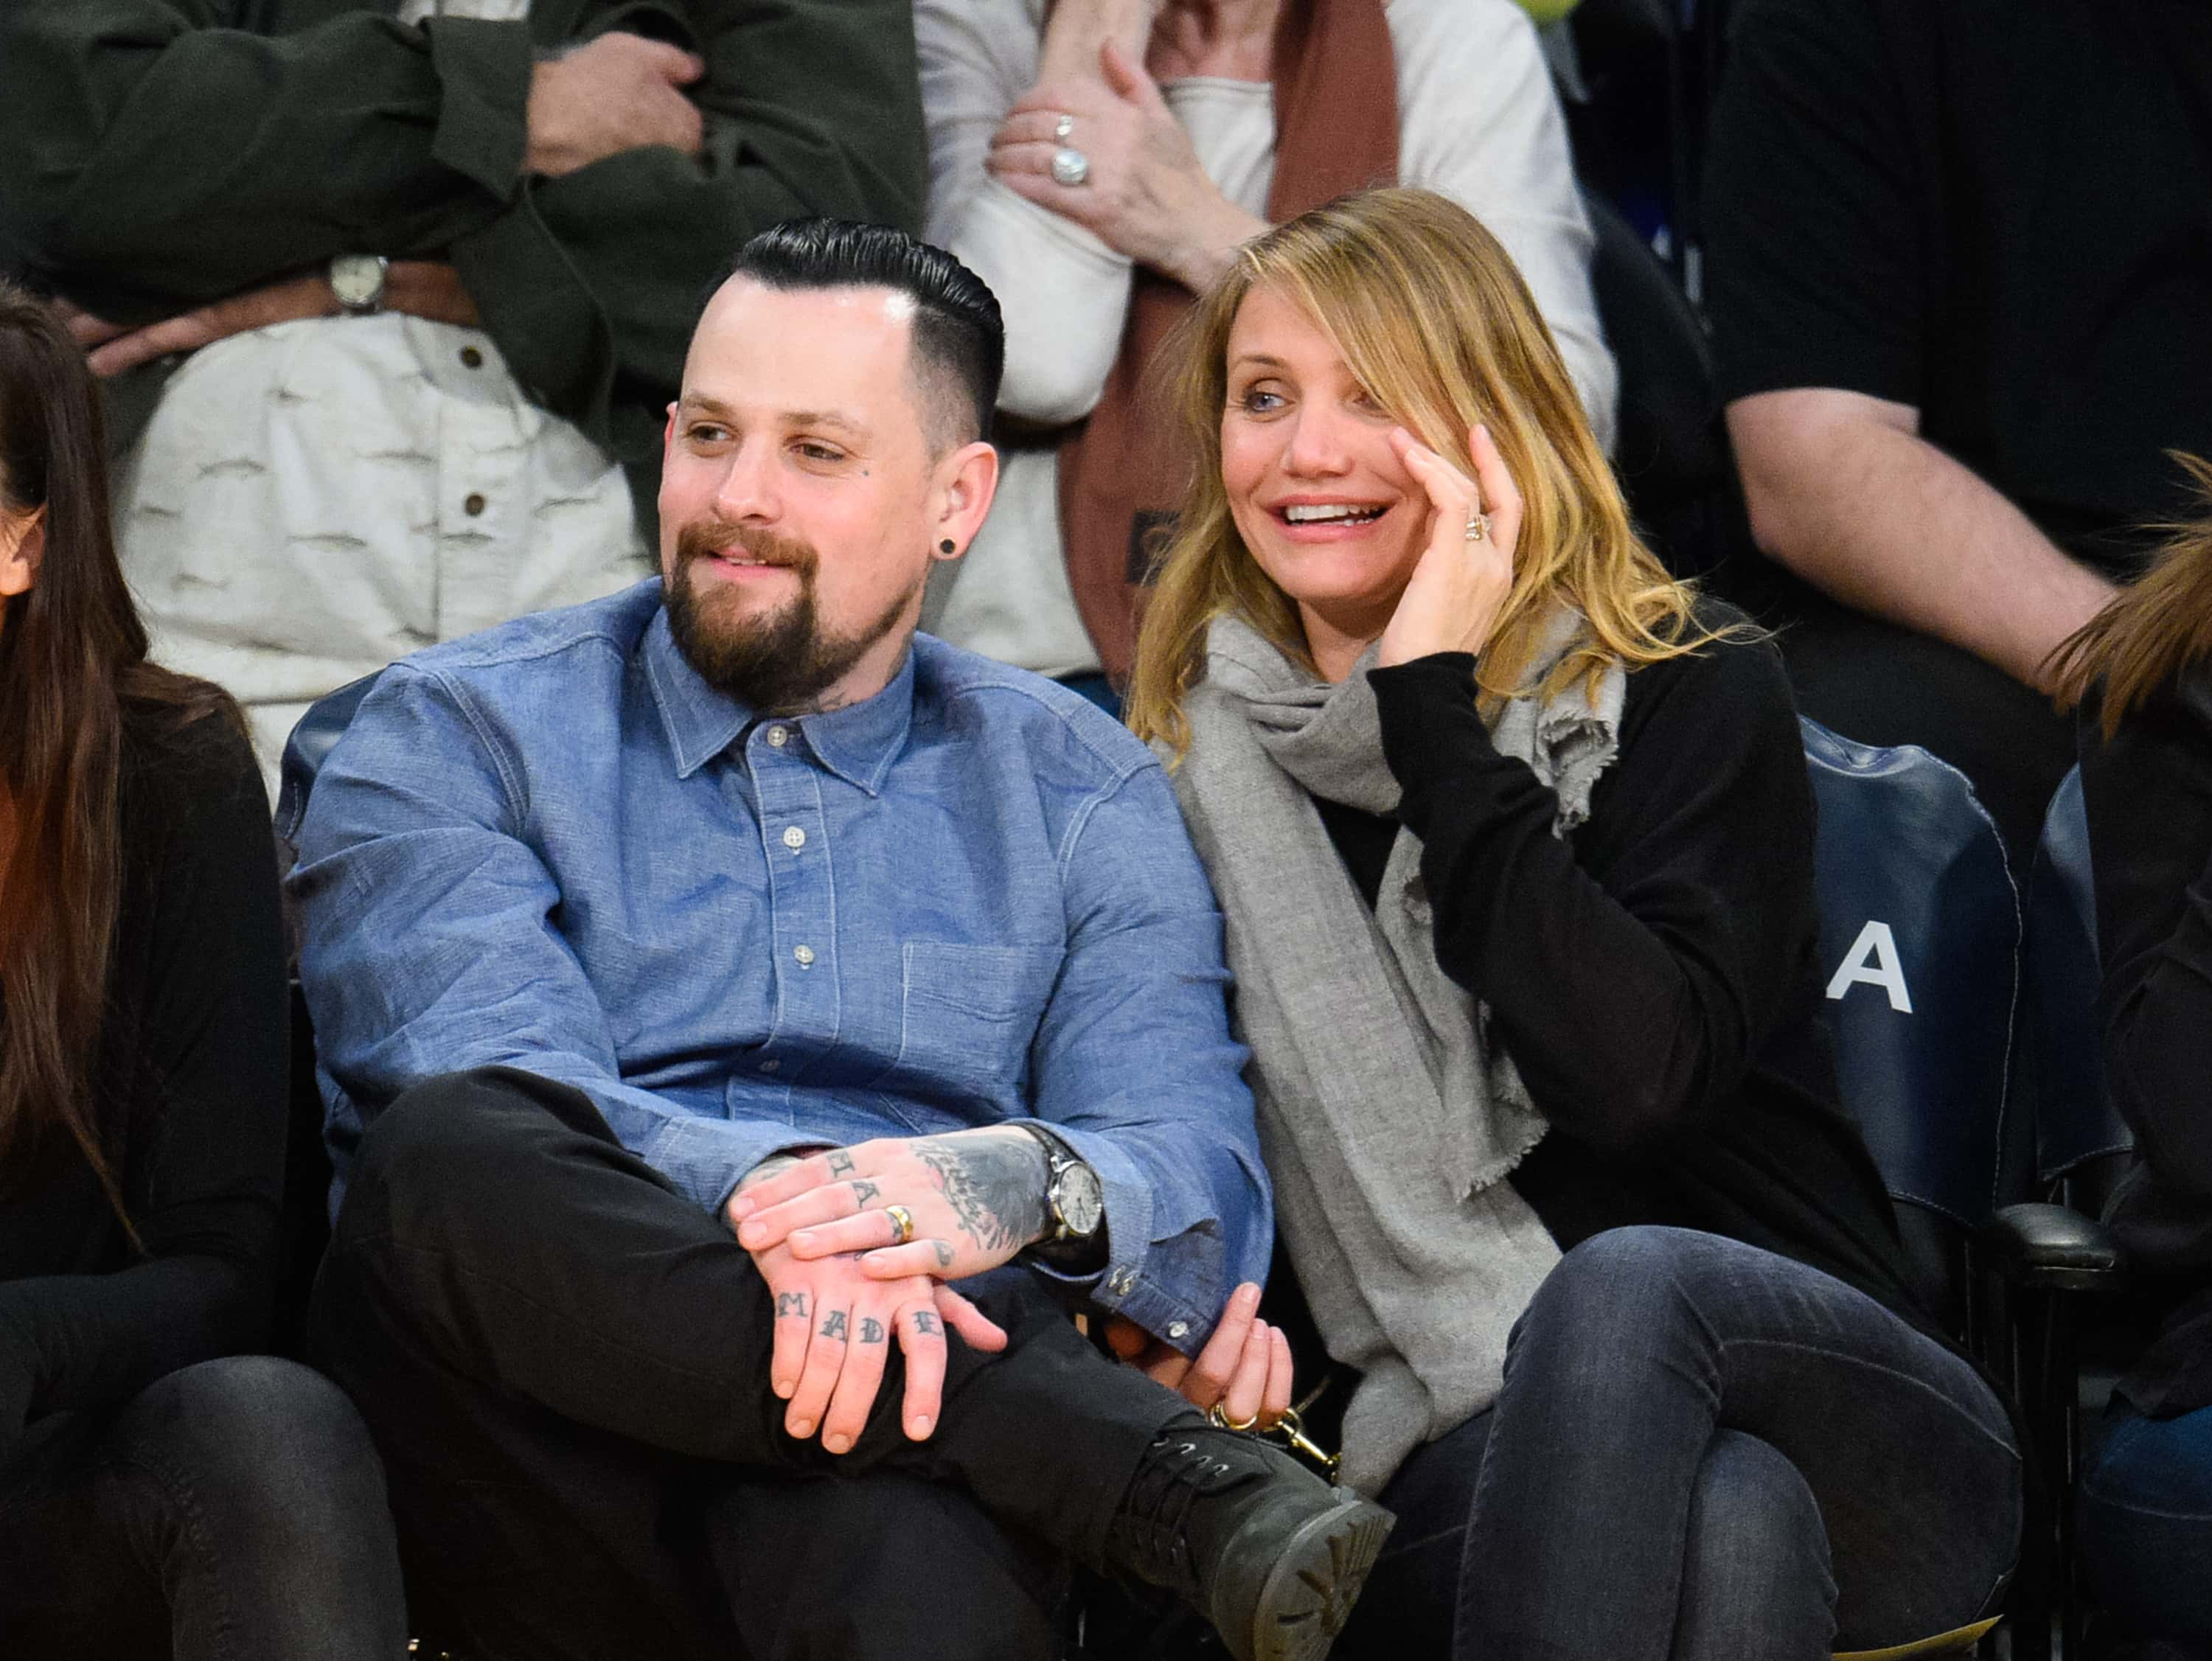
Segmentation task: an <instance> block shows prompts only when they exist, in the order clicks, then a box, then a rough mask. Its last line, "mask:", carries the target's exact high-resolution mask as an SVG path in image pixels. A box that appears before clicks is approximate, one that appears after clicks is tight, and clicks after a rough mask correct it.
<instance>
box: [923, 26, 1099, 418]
mask: <svg viewBox="0 0 2212 1661" xmlns="http://www.w3.org/2000/svg"><path fill="white" fill-rule="evenodd" d="M1042 20H1043V6H1042V0H915V8H914V30H915V45H916V47H917V48H918V50H919V52H920V54H921V101H922V112H923V115H924V117H925V118H926V119H927V123H928V127H929V212H928V215H927V235H928V238H929V240H931V241H932V242H934V243H936V244H938V245H939V246H941V247H945V248H949V249H950V250H951V252H953V253H954V254H955V255H957V257H958V258H960V260H961V262H962V263H963V264H965V265H967V266H968V267H969V270H973V271H974V272H975V275H976V276H980V277H981V278H982V279H983V281H984V282H987V283H988V284H990V285H991V292H992V293H993V294H996V295H997V296H998V297H999V306H1000V310H1001V311H1002V312H1004V313H1005V316H1006V379H1005V380H1004V382H1003V383H1002V384H1001V385H1000V391H999V408H1000V409H1003V410H1005V411H1006V413H1007V414H1009V415H1018V416H1020V417H1022V418H1023V419H1024V420H1027V421H1038V422H1042V423H1043V424H1046V425H1048V426H1054V427H1057V426H1062V425H1065V424H1066V423H1067V422H1069V421H1079V420H1080V419H1081V418H1082V417H1083V416H1085V415H1089V414H1090V413H1091V409H1092V408H1093V406H1095V405H1096V404H1097V402H1098V397H1099V394H1100V393H1101V392H1102V391H1103V390H1104V389H1105V385H1106V376H1107V373H1108V372H1109V370H1111V369H1112V367H1114V360H1115V357H1116V356H1117V355H1119V353H1120V351H1121V333H1122V323H1123V319H1124V318H1125V317H1126V315H1127V312H1128V309H1129V283H1130V276H1131V269H1132V268H1131V264H1130V261H1129V260H1128V259H1127V257H1126V256H1124V255H1121V254H1118V253H1116V252H1114V250H1113V249H1111V248H1109V247H1108V246H1106V245H1105V244H1104V243H1103V242H1101V241H1100V240H1099V239H1097V237H1095V236H1093V235H1091V233H1090V232H1088V231H1086V230H1085V229H1084V228H1083V227H1080V226H1079V225H1077V224H1075V223H1073V221H1069V220H1066V219H1062V218H1061V217H1060V215H1057V214H1054V213H1052V212H1050V211H1048V210H1047V209H1043V208H1040V207H1038V206H1036V204H1035V203H1031V202H1029V201H1026V200H1024V198H1023V197H1019V196H1017V195H1015V194H1014V192H1013V191H1010V190H1008V189H1007V188H1006V186H1005V185H1001V184H1000V183H999V182H998V181H997V180H996V179H992V178H991V177H990V176H989V175H988V174H987V173H985V172H984V171H983V157H984V155H985V153H986V152H987V150H988V149H990V143H991V135H992V134H993V133H994V131H996V130H998V126H999V124H1000V122H1001V121H1002V120H1004V119H1005V118H1006V111H1007V110H1008V109H1009V108H1010V107H1012V104H1013V102H1014V100H1016V99H1018V98H1019V97H1020V96H1021V95H1022V94H1024V93H1025V92H1027V91H1028V90H1029V89H1030V87H1031V86H1032V85H1033V84H1034V83H1035V82H1036V70H1037V49H1038V43H1039V41H1040V39H1041V38H1042V33H1043V21H1042Z"/></svg>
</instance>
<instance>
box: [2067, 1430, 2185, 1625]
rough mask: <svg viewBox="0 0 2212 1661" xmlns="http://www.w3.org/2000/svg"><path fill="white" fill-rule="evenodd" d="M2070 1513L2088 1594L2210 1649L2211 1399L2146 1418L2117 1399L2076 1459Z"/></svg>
mask: <svg viewBox="0 0 2212 1661" xmlns="http://www.w3.org/2000/svg"><path fill="white" fill-rule="evenodd" d="M2074 1515H2075V1524H2076V1527H2077V1532H2076V1534H2075V1538H2076V1539H2077V1540H2078V1541H2079V1542H2080V1549H2081V1567H2082V1569H2083V1572H2084V1573H2086V1575H2087V1578H2088V1582H2089V1585H2090V1587H2091V1589H2092V1590H2093V1591H2094V1592H2095V1594H2096V1597H2097V1600H2098V1601H2099V1602H2100V1603H2102V1604H2103V1605H2104V1606H2105V1607H2106V1609H2109V1610H2110V1611H2112V1614H2114V1615H2115V1616H2118V1617H2119V1618H2120V1619H2121V1620H2123V1621H2124V1622H2127V1624H2128V1625H2129V1626H2130V1627H2131V1628H2135V1629H2136V1630H2137V1631H2139V1632H2141V1633H2143V1634H2148V1635H2154V1636H2156V1637H2159V1638H2162V1639H2166V1640H2177V1641H2179V1642H2184V1643H2185V1644H2187V1645H2188V1646H2191V1648H2192V1649H2193V1650H2194V1651H2195V1652H2198V1653H2203V1654H2208V1655H2212V1407H2206V1408H2199V1409H2197V1411H2196V1412H2194V1413H2184V1414H2181V1415H2178V1416H2176V1417H2174V1418H2171V1419H2147V1418H2145V1417H2144V1416H2143V1415H2142V1414H2140V1413H2137V1412H2136V1411H2135V1410H2134V1409H2132V1408H2130V1407H2129V1406H2128V1405H2127V1403H2124V1402H2117V1401H2116V1402H2115V1403H2113V1404H2112V1409H2111V1410H2110V1411H2109V1412H2107V1414H2106V1418H2105V1424H2104V1427H2103V1429H2102V1431H2101V1433H2100V1434H2099V1436H2098V1438H2097V1440H2096V1442H2095V1444H2094V1445H2093V1446H2092V1447H2091V1449H2090V1451H2089V1454H2088V1457H2087V1458H2085V1459H2084V1460H2083V1461H2082V1462H2081V1486H2080V1488H2079V1490H2078V1497H2077V1499H2076V1500H2075V1512H2074Z"/></svg>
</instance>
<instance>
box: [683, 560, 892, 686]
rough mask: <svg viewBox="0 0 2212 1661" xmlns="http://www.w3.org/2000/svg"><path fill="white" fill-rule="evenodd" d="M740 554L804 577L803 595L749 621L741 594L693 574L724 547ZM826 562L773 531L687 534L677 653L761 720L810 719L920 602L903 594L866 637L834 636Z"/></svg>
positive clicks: (863, 631)
mask: <svg viewBox="0 0 2212 1661" xmlns="http://www.w3.org/2000/svg"><path fill="white" fill-rule="evenodd" d="M733 546H734V547H740V548H743V549H744V551H745V552H746V554H748V555H750V556H751V557H752V558H754V559H757V560H761V561H765V562H767V563H769V564H771V565H776V566H781V567H784V568H786V569H787V570H789V571H791V572H793V573H794V574H795V575H796V576H797V577H798V579H799V593H798V595H797V596H796V597H794V598H793V599H792V600H791V601H790V602H789V603H787V604H786V605H784V606H782V607H781V608H780V609H777V610H775V611H772V612H767V613H755V614H750V615H747V614H744V613H741V612H739V611H738V608H737V606H736V605H735V604H733V603H720V602H724V601H734V600H735V598H736V597H735V596H734V595H727V596H717V595H715V594H714V593H712V592H708V593H706V594H704V595H702V592H701V589H700V585H699V584H698V583H697V581H696V579H695V573H694V571H693V567H695V566H696V565H697V563H698V562H699V561H701V560H707V559H712V558H714V556H715V552H716V550H717V549H724V548H730V547H733ZM820 562H821V561H820V556H819V555H817V554H816V552H815V550H814V549H813V548H812V547H811V546H810V545H809V544H808V543H803V542H800V541H799V540H798V539H796V538H795V537H789V536H776V535H775V534H774V533H772V532H766V531H759V530H738V529H737V528H736V527H734V526H732V525H726V524H714V523H711V522H710V523H708V524H688V525H685V526H684V528H683V530H680V531H678V533H677V536H676V569H675V573H674V574H673V575H672V576H671V578H670V579H669V581H668V584H667V588H666V592H665V594H664V596H663V603H665V605H666V606H667V608H668V627H669V630H670V632H671V633H672V634H673V635H674V636H675V638H676V646H677V649H678V651H680V652H683V654H684V661H685V662H687V663H689V664H690V665H691V667H692V668H693V669H694V670H696V671H697V672H698V675H699V678H700V679H701V680H702V681H704V682H707V684H708V686H710V687H713V688H714V689H715V690H716V691H717V692H720V693H723V694H726V695H727V696H729V697H731V698H733V699H735V700H737V701H738V703H741V704H743V705H744V706H746V707H747V708H749V709H750V710H752V711H753V712H756V713H757V714H761V715H803V714H805V713H806V712H808V711H810V710H812V709H815V708H817V707H819V706H820V703H821V700H822V695H823V694H824V693H825V692H827V691H828V690H829V688H831V687H833V686H835V685H836V683H837V682H839V681H841V680H842V679H843V678H844V677H845V676H846V675H847V674H848V673H849V672H850V671H851V670H852V668H853V666H854V664H857V663H859V662H860V659H861V658H863V657H864V656H866V654H867V652H868V651H869V649H870V648H872V646H875V645H876V644H877V643H878V641H880V640H883V638H884V636H885V635H887V634H889V633H890V632H891V631H892V630H893V629H895V628H896V627H898V624H899V620H900V619H901V618H902V617H903V616H904V615H906V612H907V609H908V606H909V605H911V604H912V603H913V601H914V594H913V593H912V591H908V592H907V593H905V594H902V595H901V596H899V597H898V598H897V599H896V600H895V601H894V602H893V603H891V605H890V607H889V608H888V609H885V610H884V613H883V614H882V615H880V616H878V617H877V618H875V619H874V620H873V621H872V622H871V623H870V624H869V625H868V626H867V627H865V628H863V629H861V630H860V631H859V632H858V633H853V634H845V635H831V634H825V633H823V630H822V627H821V618H820V615H819V611H818V609H817V603H816V598H815V572H816V569H817V567H818V566H819V564H820Z"/></svg>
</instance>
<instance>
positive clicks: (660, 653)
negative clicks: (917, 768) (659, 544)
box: [643, 605, 914, 796]
mask: <svg viewBox="0 0 2212 1661" xmlns="http://www.w3.org/2000/svg"><path fill="white" fill-rule="evenodd" d="M643 655H644V659H645V674H646V680H647V684H649V685H650V686H651V687H652V688H653V701H654V703H655V704H656V705H658V706H659V710H660V721H661V726H662V728H663V730H665V732H666V734H667V737H668V748H669V749H670V751H671V754H673V755H674V756H675V758H676V776H677V777H678V778H679V779H689V778H690V776H691V775H692V774H693V773H696V772H698V771H699V769H700V768H701V767H705V766H706V765H707V763H708V762H709V761H713V760H714V758H715V757H716V756H718V755H720V754H721V753H722V752H723V751H724V750H726V749H729V747H730V746H731V745H732V743H736V742H737V739H738V735H739V734H741V733H743V732H744V730H745V729H746V728H747V727H749V726H750V725H751V724H752V723H753V722H754V721H755V720H756V719H757V718H758V716H757V713H756V712H754V711H753V710H752V709H751V708H750V707H749V706H746V705H744V704H742V703H739V702H738V700H736V699H734V698H732V697H731V696H730V695H729V694H726V693H723V692H718V691H716V690H715V689H714V688H713V687H711V686H709V685H708V684H707V682H705V681H704V680H703V679H702V678H701V676H700V674H699V671H698V670H696V669H694V668H692V667H691V663H690V659H689V658H686V657H684V649H683V648H682V647H681V646H678V645H677V644H676V636H675V633H674V632H673V631H672V630H671V628H670V627H669V625H668V609H667V608H666V607H665V605H664V606H663V607H662V608H661V609H659V611H658V612H656V613H654V615H653V621H652V623H651V624H650V625H648V626H647V629H646V632H645V646H644V653H643ZM913 723H914V649H913V647H912V646H911V645H909V646H908V648H907V653H906V656H905V657H904V658H902V659H901V660H900V663H899V666H898V672H897V673H896V675H894V676H891V678H890V684H889V685H888V686H886V687H884V689H883V690H882V691H881V692H879V693H878V694H876V695H875V696H874V697H872V698H864V699H862V700H860V702H859V703H857V704H848V705H846V706H844V707H843V708H842V709H833V710H826V711H823V712H821V713H819V714H816V715H802V716H799V717H798V718H795V719H793V720H789V721H787V722H785V723H784V724H785V725H787V726H793V727H797V728H798V729H799V732H800V733H801V734H802V735H803V736H804V737H805V740H806V743H807V747H808V748H809V749H811V750H812V751H813V753H814V755H815V757H816V759H817V760H818V761H820V762H821V763H822V765H823V767H827V768H829V771H830V772H832V773H836V775H837V776H838V777H839V778H840V779H844V780H845V781H846V782H847V783H848V784H850V785H857V786H858V787H859V788H860V789H861V790H864V791H867V793H868V794H869V795H871V796H875V795H878V794H880V793H881V791H882V789H883V780H884V774H885V773H888V772H889V771H890V765H891V763H892V762H893V761H896V759H897V758H898V754H899V752H900V751H901V750H902V749H904V748H905V747H906V736H907V732H908V729H909V728H910V727H911V726H912V725H913Z"/></svg>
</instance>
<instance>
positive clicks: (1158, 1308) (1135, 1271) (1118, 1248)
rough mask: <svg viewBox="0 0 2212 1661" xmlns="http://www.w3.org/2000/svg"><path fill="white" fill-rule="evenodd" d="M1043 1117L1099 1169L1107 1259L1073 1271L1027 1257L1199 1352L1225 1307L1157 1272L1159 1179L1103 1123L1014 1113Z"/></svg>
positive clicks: (1055, 1280) (1060, 1282)
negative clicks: (1096, 1126) (1190, 1296)
mask: <svg viewBox="0 0 2212 1661" xmlns="http://www.w3.org/2000/svg"><path fill="white" fill-rule="evenodd" d="M1006 1123H1007V1124H1009V1125H1020V1124H1024V1123H1035V1124H1037V1125H1042V1126H1043V1127H1044V1129H1046V1130H1048V1131H1051V1132H1052V1133H1053V1135H1054V1136H1056V1137H1059V1138H1060V1140H1061V1141H1062V1142H1064V1143H1066V1144H1067V1145H1068V1146H1069V1147H1070V1148H1071V1149H1073V1150H1074V1152H1075V1155H1076V1157H1077V1158H1078V1159H1080V1160H1081V1161H1083V1162H1084V1163H1085V1164H1086V1165H1088V1166H1089V1167H1091V1169H1092V1170H1093V1171H1095V1172H1097V1173H1098V1185H1099V1187H1100V1189H1101V1190H1103V1192H1104V1194H1105V1200H1106V1265H1105V1267H1104V1268H1103V1269H1100V1270H1097V1271H1096V1272H1094V1273H1091V1274H1087V1275H1066V1274H1062V1273H1060V1271H1059V1270H1055V1269H1054V1268H1053V1267H1052V1266H1051V1265H1050V1264H1047V1263H1043V1262H1041V1261H1039V1260H1038V1258H1036V1255H1035V1254H1034V1253H1032V1254H1030V1256H1028V1257H1025V1258H1023V1259H1022V1262H1023V1264H1024V1266H1026V1267H1028V1268H1030V1269H1031V1270H1034V1271H1035V1272H1036V1274H1038V1275H1040V1276H1042V1277H1043V1278H1044V1279H1045V1280H1047V1281H1048V1282H1051V1283H1052V1284H1054V1285H1056V1286H1062V1287H1066V1288H1070V1289H1073V1290H1076V1291H1080V1292H1083V1293H1085V1294H1087V1295H1088V1297H1089V1298H1090V1300H1091V1302H1092V1303H1094V1304H1096V1305H1097V1306H1099V1307H1100V1308H1102V1309H1109V1310H1111V1311H1113V1312H1115V1314H1117V1315H1120V1316H1121V1317H1123V1318H1126V1319H1127V1320H1131V1321H1134V1322H1135V1323H1136V1324H1137V1325H1139V1326H1140V1327H1142V1328H1144V1330H1145V1331H1147V1332H1149V1333H1151V1334H1152V1336H1153V1337H1156V1338H1159V1339H1162V1340H1164V1341H1165V1342H1166V1343H1170V1344H1172V1345H1174V1346H1175V1347H1176V1349H1180V1350H1182V1352H1183V1353H1184V1354H1185V1355H1195V1354H1196V1353H1197V1351H1198V1347H1199V1345H1200V1344H1201V1343H1204V1342H1205V1340H1206V1335H1207V1334H1208V1333H1210V1332H1211V1331H1212V1330H1213V1322H1214V1318H1215V1317H1216V1316H1217V1315H1218V1313H1219V1312H1218V1311H1217V1310H1199V1309H1194V1308H1193V1307H1192V1306H1191V1305H1190V1303H1189V1302H1188V1300H1186V1299H1185V1298H1183V1297H1182V1296H1181V1295H1180V1294H1177V1293H1176V1291H1174V1290H1173V1289H1171V1288H1169V1287H1167V1286H1165V1285H1163V1284H1162V1283H1161V1282H1159V1281H1158V1280H1156V1279H1155V1278H1153V1276H1152V1273H1151V1259H1152V1184H1151V1183H1150V1182H1148V1181H1146V1179H1145V1175H1144V1173H1143V1172H1142V1171H1141V1170H1139V1168H1138V1166H1137V1162H1136V1161H1134V1160H1133V1159H1131V1158H1130V1157H1129V1156H1128V1155H1127V1154H1126V1153H1124V1152H1123V1151H1122V1150H1121V1149H1120V1148H1118V1147H1116V1146H1115V1143H1114V1141H1113V1139H1112V1138H1111V1137H1105V1136H1102V1135H1100V1134H1099V1133H1098V1132H1097V1131H1079V1130H1075V1129H1073V1128H1072V1127H1071V1126H1068V1125H1060V1124H1056V1123H1054V1121H1052V1120H1050V1119H1036V1120H1034V1121H1026V1120H1022V1119H1008V1120H1007V1121H1006Z"/></svg>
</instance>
